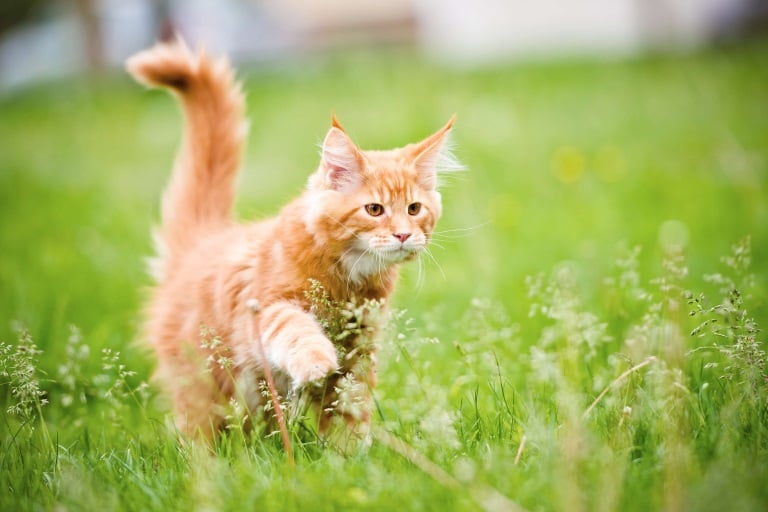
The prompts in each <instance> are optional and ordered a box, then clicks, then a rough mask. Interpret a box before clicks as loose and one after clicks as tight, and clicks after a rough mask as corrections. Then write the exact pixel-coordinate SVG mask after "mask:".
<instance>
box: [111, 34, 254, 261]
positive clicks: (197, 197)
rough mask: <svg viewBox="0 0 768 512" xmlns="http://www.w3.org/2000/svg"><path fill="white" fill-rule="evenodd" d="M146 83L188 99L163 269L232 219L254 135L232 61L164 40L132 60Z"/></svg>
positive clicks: (165, 208) (165, 227) (167, 203)
mask: <svg viewBox="0 0 768 512" xmlns="http://www.w3.org/2000/svg"><path fill="white" fill-rule="evenodd" d="M126 68H127V69H128V72H129V73H131V75H133V77H134V78H135V79H136V80H138V81H139V82H142V83H144V84H145V85H148V86H153V87H165V88H167V89H170V90H171V91H172V92H174V93H175V94H176V95H177V96H178V97H179V98H180V101H181V104H182V107H183V110H184V117H185V128H184V137H183V141H182V145H181V148H180V150H179V153H178V155H177V157H176V163H175V166H174V170H173V174H172V176H171V180H170V183H169V184H168V187H167V189H166V191H165V194H164V196H163V203H162V225H161V227H160V230H159V233H158V235H159V236H158V238H159V240H158V241H159V242H160V244H161V247H159V248H158V249H159V252H160V254H159V256H160V261H158V263H160V268H157V269H155V270H157V271H158V273H160V274H165V272H164V269H168V268H173V267H174V262H175V261H178V259H177V258H178V257H179V256H180V255H181V254H183V252H184V251H185V250H187V249H188V248H189V247H190V246H191V245H192V244H193V243H194V242H195V241H196V240H197V238H198V237H200V236H201V235H202V234H203V233H205V232H206V231H208V230H211V229H216V228H219V227H221V226H222V225H225V224H227V223H230V222H232V207H233V203H234V196H235V180H236V177H237V172H238V169H239V167H240V157H241V153H242V149H243V145H244V142H245V139H246V134H247V131H248V130H247V124H246V122H245V120H244V110H245V101H244V98H243V93H242V91H241V89H240V85H239V84H238V83H237V82H235V77H234V71H233V70H232V67H231V66H230V65H229V62H228V61H227V60H226V59H224V58H222V59H212V58H211V57H209V56H208V55H206V53H205V52H204V51H202V50H200V51H198V52H197V53H192V52H191V51H190V50H189V48H188V47H187V46H186V45H185V44H184V42H183V41H181V40H180V39H179V40H177V41H175V42H172V43H160V44H158V45H156V46H155V47H153V48H151V49H149V50H145V51H143V52H140V53H138V54H136V55H134V56H133V57H131V58H130V59H128V61H127V62H126Z"/></svg>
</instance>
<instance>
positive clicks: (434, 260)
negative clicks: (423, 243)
mask: <svg viewBox="0 0 768 512" xmlns="http://www.w3.org/2000/svg"><path fill="white" fill-rule="evenodd" d="M424 254H426V255H427V256H429V258H430V259H431V260H432V261H433V262H434V263H435V266H437V269H438V270H439V271H440V274H442V276H443V279H444V280H445V281H447V280H448V278H447V277H446V276H445V272H444V271H443V267H441V266H440V264H439V263H438V262H437V260H436V259H435V257H434V256H433V255H432V253H431V252H430V251H429V249H427V248H426V247H425V248H424Z"/></svg>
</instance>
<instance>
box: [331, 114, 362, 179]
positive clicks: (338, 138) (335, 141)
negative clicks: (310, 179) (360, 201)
mask: <svg viewBox="0 0 768 512" xmlns="http://www.w3.org/2000/svg"><path fill="white" fill-rule="evenodd" d="M331 121H332V126H331V129H330V130H328V133H327V134H326V136H325V140H324V141H323V151H322V158H321V163H320V172H322V173H323V180H322V181H323V185H324V186H325V187H326V188H330V189H333V190H338V191H339V192H350V191H353V190H354V189H356V188H357V187H358V186H360V180H361V175H362V170H363V161H364V160H363V159H364V157H363V155H362V153H361V152H360V150H359V149H357V146H355V143H354V142H352V139H350V138H349V135H347V133H346V132H345V131H344V128H342V126H341V124H340V123H339V121H338V119H336V116H335V115H334V116H332V118H331Z"/></svg>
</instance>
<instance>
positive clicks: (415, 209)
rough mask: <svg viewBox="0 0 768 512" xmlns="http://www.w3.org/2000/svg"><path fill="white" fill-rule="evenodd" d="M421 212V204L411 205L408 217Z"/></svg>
mask: <svg viewBox="0 0 768 512" xmlns="http://www.w3.org/2000/svg"><path fill="white" fill-rule="evenodd" d="M420 211H421V203H411V204H409V205H408V215H416V214H418V213H419V212H420Z"/></svg>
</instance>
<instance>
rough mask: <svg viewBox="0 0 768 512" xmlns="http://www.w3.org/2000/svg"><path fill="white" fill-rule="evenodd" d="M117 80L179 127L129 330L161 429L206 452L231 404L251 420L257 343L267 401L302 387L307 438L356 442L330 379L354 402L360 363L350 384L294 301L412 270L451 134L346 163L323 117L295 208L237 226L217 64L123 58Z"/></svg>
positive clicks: (237, 111) (342, 293)
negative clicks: (161, 396)
mask: <svg viewBox="0 0 768 512" xmlns="http://www.w3.org/2000/svg"><path fill="white" fill-rule="evenodd" d="M127 69H128V70H129V72H130V73H131V74H132V75H133V76H134V77H135V78H136V79H137V80H139V81H140V82H143V83H144V84H146V85H149V86H160V87H165V88H168V89H170V90H171V91H172V92H173V93H175V95H176V96H177V97H178V98H179V99H180V101H181V104H182V107H183V111H184V115H185V129H184V136H183V141H182V145H181V148H180V150H179V154H178V155H177V160H176V163H175V167H174V170H173V174H172V177H171V180H170V183H169V185H168V187H167V189H166V191H165V194H164V196H163V202H162V223H161V225H160V227H159V229H158V231H157V233H156V235H157V236H156V238H157V245H158V256H157V258H156V260H155V262H154V267H153V271H154V275H155V278H156V280H157V283H156V286H155V288H154V290H153V292H152V296H151V299H150V301H149V303H148V307H147V319H146V324H145V335H146V337H147V339H148V341H149V343H150V344H151V346H152V347H153V349H154V352H155V353H156V357H157V364H158V367H157V374H156V377H157V378H158V379H159V380H160V382H161V383H162V385H163V386H164V387H165V390H166V391H167V393H168V395H169V396H170V397H171V398H172V401H173V406H174V411H175V415H176V423H177V426H178V427H179V428H180V429H181V430H182V431H184V432H186V433H188V434H190V435H193V436H200V435H201V436H203V437H206V438H211V437H212V436H213V435H215V433H216V432H217V430H218V429H220V428H221V427H222V426H223V422H224V415H225V411H226V405H227V403H228V402H229V400H230V399H232V398H233V397H236V398H237V399H242V398H243V396H244V400H245V402H246V405H247V407H248V408H249V409H251V410H255V409H257V408H258V407H259V406H260V405H263V403H264V396H263V393H262V392H260V391H259V388H258V386H257V382H258V381H259V379H262V378H263V374H262V370H261V368H262V360H261V358H260V356H259V351H258V350H257V346H256V337H257V336H258V337H260V339H261V343H262V344H263V347H264V349H265V352H266V356H267V360H268V361H269V364H270V367H271V368H272V369H273V372H274V373H275V375H276V380H277V382H278V387H279V388H280V389H279V392H280V394H281V396H283V397H288V396H294V395H295V393H294V392H295V391H296V390H301V389H307V388H312V389H314V390H315V391H314V392H312V393H310V396H311V400H312V401H313V405H314V406H315V408H316V410H317V413H318V416H319V418H320V419H319V430H320V432H323V431H325V430H326V429H327V427H328V425H329V420H330V419H331V418H332V417H334V416H335V417H339V416H341V417H343V418H344V419H345V420H346V422H345V423H347V424H348V425H350V426H351V427H352V429H351V430H352V432H356V433H362V434H364V433H365V432H366V430H367V428H368V425H369V422H370V402H371V399H370V391H368V392H367V393H364V395H363V397H362V404H363V410H362V411H356V412H355V413H354V414H353V413H351V412H349V411H343V410H341V411H338V410H334V409H333V407H332V405H333V404H334V403H335V402H334V400H335V399H337V398H338V397H337V396H336V395H337V393H336V392H337V391H338V387H337V385H338V383H339V382H340V379H342V378H344V377H345V376H346V377H350V376H351V378H353V379H355V380H357V381H360V382H358V383H359V384H362V385H364V386H362V387H363V388H365V389H369V388H370V387H371V386H373V385H374V381H375V368H374V365H375V350H369V351H368V354H367V356H368V357H369V359H370V365H369V371H368V372H367V373H366V374H365V375H360V374H359V373H358V374H351V373H350V372H349V366H350V365H349V364H347V362H346V358H342V359H344V360H342V361H340V358H339V354H338V353H337V350H336V348H335V347H334V344H333V343H332V342H331V341H330V340H329V339H328V334H327V333H326V332H324V330H323V328H322V326H321V324H320V322H319V319H318V318H317V317H316V316H315V313H316V311H315V310H313V309H312V304H311V300H310V295H311V293H310V292H311V290H312V289H313V287H314V290H315V291H317V290H318V289H320V290H322V291H323V293H324V294H325V295H326V297H327V299H328V300H329V301H331V302H333V303H340V304H344V303H350V302H352V303H356V304H361V303H362V301H364V300H366V299H369V300H380V301H386V299H387V298H388V297H389V296H390V295H391V294H392V291H393V288H394V285H395V280H396V277H397V272H398V267H399V266H400V264H401V263H403V262H406V261H409V260H413V259H414V258H416V257H418V255H419V253H420V252H421V251H422V250H423V249H424V248H425V246H426V245H427V243H428V242H429V239H430V236H431V233H432V231H433V229H434V227H435V223H436V222H437V220H438V218H439V217H440V213H441V202H440V194H439V193H438V191H437V190H436V184H437V176H436V174H437V167H438V162H439V160H440V159H441V157H442V156H443V154H444V152H445V149H444V148H445V141H446V137H447V135H448V133H449V132H450V130H451V127H452V125H453V119H451V120H450V121H449V122H448V124H446V125H445V126H444V127H443V128H441V129H440V130H439V131H437V132H436V133H435V134H433V135H431V136H430V137H428V138H426V139H425V140H423V141H421V142H418V143H416V144H410V145H407V146H405V147H403V148H400V149H394V150H389V151H362V150H360V149H359V148H357V147H356V146H355V144H354V143H353V142H352V140H351V139H350V137H349V136H348V135H347V134H346V133H345V131H344V129H343V128H342V127H341V125H340V124H339V123H338V121H336V119H335V117H334V118H333V123H332V126H331V128H330V129H329V130H328V133H327V135H326V137H325V140H324V141H323V145H322V156H321V159H320V165H319V167H318V169H317V171H316V172H315V173H314V174H312V175H311V176H310V177H309V181H308V184H307V187H306V190H305V191H304V192H303V193H302V194H301V196H299V197H298V198H297V199H295V200H294V201H292V202H291V203H289V204H288V205H287V206H285V207H284V208H283V209H282V211H281V212H280V213H279V214H278V215H277V216H275V217H273V218H269V219H266V220H262V221H259V222H254V223H249V224H239V223H237V222H235V221H234V220H233V216H232V207H233V199H234V194H235V190H234V188H235V178H236V176H237V172H238V168H239V166H240V158H241V152H242V146H243V143H244V141H245V138H246V132H247V128H246V123H245V121H244V99H243V95H242V93H241V90H240V87H239V85H238V84H237V83H235V81H234V73H233V70H232V69H231V67H230V66H229V64H228V62H227V61H225V60H223V59H220V60H215V59H211V58H209V57H208V56H207V55H206V54H205V53H203V52H198V53H197V54H194V53H192V52H190V51H189V50H188V49H187V47H186V46H185V45H184V43H183V42H181V41H178V42H175V43H168V44H159V45H157V46H155V47H154V48H151V49H149V50H146V51H143V52H141V53H139V54H137V55H135V56H133V57H132V58H131V59H129V60H128V62H127ZM268 172H276V171H275V170H268ZM254 299H255V300H256V301H258V305H259V310H260V311H259V313H258V314H256V315H254V313H253V311H252V308H250V307H249V305H250V306H253V304H254V301H253V300H254ZM358 320H359V319H358ZM361 321H363V322H367V321H368V320H367V319H365V320H361ZM367 327H369V326H366V328H367ZM372 327H375V326H372ZM352 338H354V337H352ZM347 343H354V340H353V339H350V340H349V341H347ZM346 348H347V349H349V348H351V347H350V346H347V347H346ZM222 358H223V359H222ZM211 360H213V361H214V362H215V361H217V360H226V361H229V362H231V364H226V365H225V364H210V361H211ZM206 361H209V363H208V364H207V363H206ZM206 366H208V367H209V368H208V371H205V370H206ZM345 374H349V375H345ZM318 389H320V390H322V391H320V392H318V391H317V390H318Z"/></svg>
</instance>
